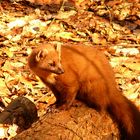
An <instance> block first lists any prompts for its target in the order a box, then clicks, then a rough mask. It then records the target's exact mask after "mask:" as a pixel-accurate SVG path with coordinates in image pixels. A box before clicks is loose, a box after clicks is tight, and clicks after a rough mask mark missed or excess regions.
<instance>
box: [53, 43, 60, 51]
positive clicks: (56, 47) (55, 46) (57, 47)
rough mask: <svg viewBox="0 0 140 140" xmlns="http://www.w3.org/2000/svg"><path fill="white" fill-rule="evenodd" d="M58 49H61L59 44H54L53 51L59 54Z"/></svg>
mask: <svg viewBox="0 0 140 140" xmlns="http://www.w3.org/2000/svg"><path fill="white" fill-rule="evenodd" d="M60 47H61V44H60V43H58V44H54V49H55V50H56V51H58V52H60Z"/></svg>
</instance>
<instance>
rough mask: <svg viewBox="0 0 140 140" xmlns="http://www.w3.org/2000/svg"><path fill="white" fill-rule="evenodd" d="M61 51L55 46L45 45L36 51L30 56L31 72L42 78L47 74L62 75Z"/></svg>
mask: <svg viewBox="0 0 140 140" xmlns="http://www.w3.org/2000/svg"><path fill="white" fill-rule="evenodd" d="M60 53H61V52H60V50H57V46H55V45H53V44H44V45H41V46H40V47H37V48H36V49H34V50H33V51H32V53H31V55H30V56H29V59H28V64H29V67H30V69H31V70H33V71H34V72H35V73H36V74H39V75H40V76H41V75H42V76H44V73H45V74H47V73H48V74H50V73H55V74H62V73H64V70H63V68H62V65H61V62H60V58H61V54H60Z"/></svg>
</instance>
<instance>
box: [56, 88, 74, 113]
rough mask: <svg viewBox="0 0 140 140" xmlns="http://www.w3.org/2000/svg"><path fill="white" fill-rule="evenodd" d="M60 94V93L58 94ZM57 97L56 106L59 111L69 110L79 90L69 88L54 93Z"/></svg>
mask: <svg viewBox="0 0 140 140" xmlns="http://www.w3.org/2000/svg"><path fill="white" fill-rule="evenodd" d="M58 92H59V93H58ZM54 95H55V97H56V100H57V101H56V105H57V107H58V108H59V109H65V110H66V109H69V108H70V106H71V105H72V103H73V101H74V100H75V98H76V95H77V88H75V87H69V88H64V89H63V90H59V91H57V93H56V90H55V93H54Z"/></svg>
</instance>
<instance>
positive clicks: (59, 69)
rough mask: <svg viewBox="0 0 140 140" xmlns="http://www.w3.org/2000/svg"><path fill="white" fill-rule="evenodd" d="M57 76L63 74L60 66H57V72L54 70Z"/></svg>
mask: <svg viewBox="0 0 140 140" xmlns="http://www.w3.org/2000/svg"><path fill="white" fill-rule="evenodd" d="M56 73H57V74H63V73H64V69H63V68H62V66H61V65H60V66H58V68H57V70H56Z"/></svg>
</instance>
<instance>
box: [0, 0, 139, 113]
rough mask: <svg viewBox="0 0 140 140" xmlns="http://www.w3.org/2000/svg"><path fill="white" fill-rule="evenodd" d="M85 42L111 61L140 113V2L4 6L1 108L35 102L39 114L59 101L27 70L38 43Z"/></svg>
mask: <svg viewBox="0 0 140 140" xmlns="http://www.w3.org/2000/svg"><path fill="white" fill-rule="evenodd" d="M45 42H56V43H57V42H61V43H68V42H70V43H74V44H76V43H83V44H86V45H90V46H93V47H94V46H96V47H98V48H99V49H101V50H102V51H103V52H104V53H105V55H106V56H107V57H108V59H109V61H110V63H111V65H112V67H113V69H114V71H115V76H116V81H117V83H118V85H119V88H120V89H121V90H122V91H123V93H124V95H125V96H127V97H128V98H129V99H130V100H131V101H133V102H134V103H135V104H136V105H137V107H138V108H139V109H140V3H139V2H138V1H136V0H135V1H133V0H129V1H123V0H117V1H115V2H114V1H111V0H110V1H100V0H99V1H96V2H91V1H90V0H87V1H86V2H84V1H83V2H81V3H80V2H79V3H78V4H77V6H76V8H74V7H68V8H67V7H65V6H64V5H63V6H60V7H59V6H56V7H55V6H53V7H52V5H51V6H49V5H47V6H44V4H43V6H38V5H36V4H35V3H34V4H30V3H29V2H26V1H20V2H10V1H8V0H2V1H1V3H0V67H1V68H0V91H1V92H0V109H1V110H2V107H4V106H7V105H8V104H9V103H10V102H11V100H12V99H15V98H16V97H18V96H25V97H27V98H29V99H30V100H31V101H33V102H34V103H35V104H36V106H37V108H38V114H39V116H42V115H43V114H44V113H45V112H46V108H47V107H48V106H49V105H50V104H52V103H54V102H55V98H54V96H53V94H52V93H51V92H50V91H49V89H48V88H47V87H46V86H45V85H44V84H43V83H42V82H41V81H40V80H39V78H38V77H36V76H35V75H34V74H33V73H32V72H31V71H30V70H29V68H28V66H27V58H28V56H29V54H30V53H31V51H32V48H34V47H37V46H38V44H40V43H45Z"/></svg>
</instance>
